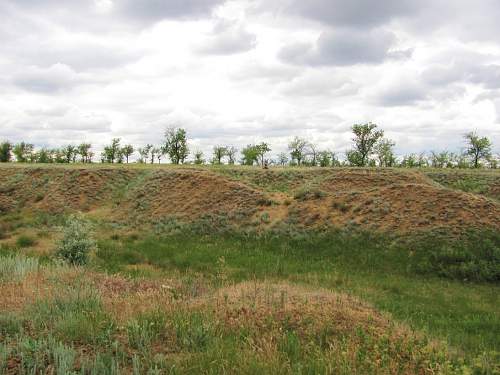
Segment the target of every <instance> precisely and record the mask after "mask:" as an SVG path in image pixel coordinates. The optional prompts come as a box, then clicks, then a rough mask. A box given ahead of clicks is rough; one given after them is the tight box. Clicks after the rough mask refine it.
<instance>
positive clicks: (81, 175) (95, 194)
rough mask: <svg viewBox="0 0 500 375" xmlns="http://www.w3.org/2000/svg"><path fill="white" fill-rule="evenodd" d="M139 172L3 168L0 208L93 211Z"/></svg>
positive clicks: (0, 184)
mask: <svg viewBox="0 0 500 375" xmlns="http://www.w3.org/2000/svg"><path fill="white" fill-rule="evenodd" d="M136 176H137V171H134V170H127V169H116V168H114V169H111V168H109V169H105V168H96V169H83V168H82V169H71V168H0V179H1V180H0V181H1V182H0V211H10V210H14V209H20V208H27V209H37V210H42V211H46V212H51V213H60V212H64V211H69V210H78V211H89V210H91V209H94V208H97V207H100V206H103V205H107V204H109V202H110V201H111V199H112V197H113V194H115V192H116V191H117V190H118V189H120V187H122V186H124V185H126V184H127V183H128V181H129V180H130V179H131V178H134V177H136Z"/></svg>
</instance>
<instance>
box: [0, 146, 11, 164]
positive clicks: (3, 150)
mask: <svg viewBox="0 0 500 375" xmlns="http://www.w3.org/2000/svg"><path fill="white" fill-rule="evenodd" d="M11 152H12V144H11V143H10V142H9V141H4V142H2V143H0V163H8V162H10V160H11V158H12V154H11Z"/></svg>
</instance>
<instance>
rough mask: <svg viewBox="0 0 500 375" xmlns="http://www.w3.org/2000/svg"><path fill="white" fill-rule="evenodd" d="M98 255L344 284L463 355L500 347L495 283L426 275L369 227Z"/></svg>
mask: <svg viewBox="0 0 500 375" xmlns="http://www.w3.org/2000/svg"><path fill="white" fill-rule="evenodd" d="M495 239H496V237H495ZM496 245H497V246H498V242H497V243H496ZM97 256H98V261H97V264H98V267H100V268H101V269H104V270H107V271H110V272H125V273H129V274H131V275H135V276H154V275H155V274H156V275H161V274H169V273H172V272H174V273H177V274H182V275H191V276H192V277H195V276H196V275H198V276H199V275H202V276H203V277H204V278H206V279H207V280H215V279H216V278H217V277H218V276H217V275H221V274H223V275H224V278H226V279H227V280H229V281H231V282H239V281H243V280H254V279H258V280H287V281H292V282H298V283H303V284H308V285H313V286H316V287H326V288H330V289H333V290H339V291H343V292H347V293H350V294H353V295H356V296H359V297H361V298H362V299H363V300H366V301H369V302H371V303H373V304H374V305H375V306H376V307H377V308H379V309H381V310H383V311H387V312H390V313H391V314H392V315H393V316H394V317H396V318H397V319H398V320H400V321H403V322H406V323H409V324H410V325H411V326H412V327H414V328H415V329H419V330H424V331H426V332H428V333H429V334H430V335H431V336H433V337H436V338H440V339H445V340H446V341H447V342H448V343H449V344H450V345H452V346H453V347H454V348H456V350H457V351H458V354H459V355H461V356H465V357H473V356H476V355H478V354H479V353H481V352H484V351H498V350H500V340H499V337H500V336H499V335H498V330H499V327H500V314H499V311H498V306H499V303H500V299H499V295H500V294H499V292H500V288H499V287H498V285H497V284H491V283H489V284H487V283H486V284H485V283H470V282H463V281H459V280H449V279H445V278H439V277H436V276H432V275H429V274H425V275H420V274H418V273H416V272H415V271H418V269H417V270H413V269H412V267H411V264H412V262H411V261H410V260H409V258H411V257H415V256H414V255H413V254H412V252H411V251H410V252H408V251H405V248H402V247H400V246H399V245H394V244H392V245H391V243H389V242H387V240H386V239H383V238H379V237H375V236H369V235H367V234H358V235H353V234H351V235H346V234H343V233H336V234H329V235H318V236H306V237H304V238H298V239H290V238H287V237H284V236H278V237H261V238H246V237H238V236H223V237H221V236H217V237H215V236H202V237H200V236H186V235H184V234H177V235H171V236H168V237H164V238H158V237H155V236H152V237H148V238H146V239H137V238H135V237H132V238H115V239H109V240H102V241H101V243H100V251H99V252H98V254H97ZM144 265H148V267H144ZM497 265H498V263H497ZM131 266H133V267H131ZM141 266H142V267H141Z"/></svg>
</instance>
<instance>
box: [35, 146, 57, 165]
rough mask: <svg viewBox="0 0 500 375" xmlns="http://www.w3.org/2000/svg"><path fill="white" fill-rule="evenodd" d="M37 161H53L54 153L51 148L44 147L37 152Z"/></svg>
mask: <svg viewBox="0 0 500 375" xmlns="http://www.w3.org/2000/svg"><path fill="white" fill-rule="evenodd" d="M36 162H37V163H52V162H53V159H52V155H51V152H50V150H48V149H46V148H42V149H41V150H40V151H38V152H37V153H36Z"/></svg>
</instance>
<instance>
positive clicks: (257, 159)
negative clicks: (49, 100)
mask: <svg viewBox="0 0 500 375" xmlns="http://www.w3.org/2000/svg"><path fill="white" fill-rule="evenodd" d="M352 133H353V138H352V148H351V149H349V150H347V151H346V152H345V158H343V159H340V157H339V156H340V155H339V154H338V153H336V152H333V151H330V150H320V149H319V148H318V147H317V146H316V145H315V144H314V143H312V142H310V141H308V140H307V139H305V138H301V137H294V138H293V139H292V140H291V141H290V142H289V144H288V152H282V153H279V154H278V155H276V156H275V157H274V158H271V157H270V153H271V151H272V150H271V147H270V145H269V144H268V143H266V142H261V143H258V144H249V145H247V146H246V147H244V148H243V149H241V150H238V149H237V148H236V147H234V146H228V145H216V146H214V147H213V151H212V154H211V155H210V156H209V158H208V159H207V158H205V155H204V153H203V152H201V151H199V150H197V151H195V152H194V153H193V159H192V160H189V161H188V157H189V155H190V150H189V147H188V138H187V133H186V130H185V129H182V128H175V127H171V128H168V129H167V130H166V131H165V134H164V138H163V140H162V143H161V144H160V145H157V146H155V145H152V144H147V145H145V146H143V147H140V148H137V149H136V148H135V147H134V146H133V145H131V144H125V145H122V143H121V139H120V138H114V139H113V140H112V141H111V143H110V144H109V145H107V146H105V147H104V150H103V151H102V152H101V154H100V155H99V161H100V162H101V163H111V164H113V163H129V162H130V161H131V160H132V159H131V158H132V157H133V156H138V157H137V158H136V159H135V162H137V163H151V164H153V163H161V162H162V160H166V159H167V158H168V159H169V160H170V162H171V163H172V164H185V163H192V164H198V165H202V164H209V163H210V164H236V163H239V164H242V165H259V166H261V167H264V168H266V167H268V166H269V165H277V166H287V165H290V166H320V167H336V166H357V167H407V168H416V167H433V168H479V167H487V168H494V169H496V168H498V164H499V159H498V156H497V157H494V156H493V154H492V143H491V141H490V140H489V139H488V138H487V137H480V136H479V135H477V134H476V133H475V132H469V133H467V134H465V135H464V142H465V143H464V146H465V151H464V152H460V153H453V152H448V151H442V152H434V151H433V152H431V153H430V154H426V153H420V154H408V155H405V156H403V157H397V156H396V154H395V152H394V148H395V145H396V144H395V142H393V141H392V140H390V139H387V138H385V137H384V131H383V130H381V129H379V128H378V126H377V125H376V124H373V123H366V124H355V125H353V126H352ZM238 155H239V156H240V158H239V159H238ZM95 159H96V155H95V154H94V152H93V151H92V145H91V144H90V143H81V144H80V145H67V146H65V147H62V148H56V149H49V148H43V147H42V148H40V149H38V150H36V149H35V146H34V145H33V144H30V143H26V142H20V143H16V144H12V143H11V142H9V141H3V142H0V162H3V163H6V162H13V161H16V162H18V163H93V162H95Z"/></svg>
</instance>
